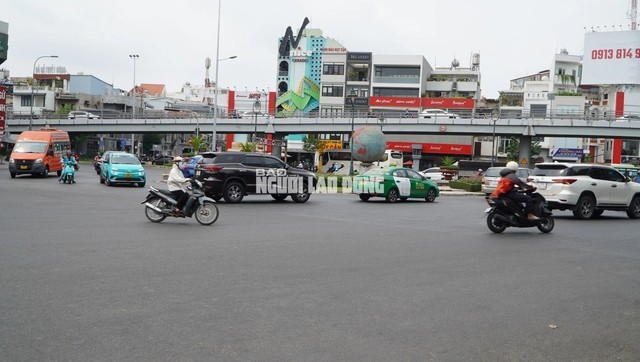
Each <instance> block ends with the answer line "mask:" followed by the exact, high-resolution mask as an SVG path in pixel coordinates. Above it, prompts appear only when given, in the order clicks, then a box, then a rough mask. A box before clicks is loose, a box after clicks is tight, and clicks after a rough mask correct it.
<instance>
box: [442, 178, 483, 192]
mask: <svg viewBox="0 0 640 362" xmlns="http://www.w3.org/2000/svg"><path fill="white" fill-rule="evenodd" d="M466 180H467V179H466V178H465V179H460V180H451V181H449V187H451V188H452V189H461V190H465V191H469V192H480V190H482V184H481V183H470V182H467V181H466Z"/></svg>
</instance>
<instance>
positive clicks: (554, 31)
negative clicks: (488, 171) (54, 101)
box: [0, 0, 631, 98]
mask: <svg viewBox="0 0 640 362" xmlns="http://www.w3.org/2000/svg"><path fill="white" fill-rule="evenodd" d="M220 1H221V2H222V4H221V21H220V55H219V57H220V59H223V58H227V57H229V56H232V55H236V56H237V57H238V58H237V59H233V60H223V61H221V62H220V72H219V76H218V77H219V83H220V86H221V87H228V88H231V89H233V88H236V89H238V90H244V89H245V87H246V88H247V89H248V90H255V89H256V88H259V89H265V90H266V89H270V90H274V89H275V84H276V64H277V46H278V39H279V38H280V37H282V36H283V34H284V31H285V29H286V28H287V26H291V27H292V29H293V31H294V32H297V29H298V28H299V27H300V25H301V24H302V21H303V19H304V18H305V17H308V18H309V20H311V23H310V24H309V25H308V26H307V28H317V29H321V30H322V31H323V34H324V36H326V37H330V38H333V39H336V40H338V41H339V42H340V43H342V45H344V46H345V47H346V48H347V49H348V50H349V51H362V52H373V53H374V54H397V55H423V56H424V57H425V58H426V59H427V61H428V62H429V63H430V64H431V65H432V66H434V67H435V66H438V67H442V66H448V65H449V64H450V63H451V60H452V59H453V58H454V57H456V58H457V59H458V60H459V61H460V66H462V67H468V66H469V62H470V57H471V54H472V53H474V52H477V53H480V59H481V60H480V62H481V64H480V71H481V74H482V95H483V96H485V97H487V98H497V96H498V91H500V90H505V89H508V87H509V80H510V79H513V78H517V77H520V76H524V75H528V74H532V73H537V72H538V71H541V70H544V69H548V68H549V66H550V64H551V61H552V59H553V55H554V54H555V53H557V52H559V51H560V49H562V48H566V49H567V50H568V51H569V53H570V54H578V55H581V54H582V49H583V43H584V32H585V31H584V28H585V27H586V28H587V29H591V27H594V28H596V27H598V26H599V27H600V30H601V31H604V30H605V28H604V27H605V26H606V27H607V30H611V29H612V28H613V27H614V26H615V28H616V30H619V29H620V26H621V25H622V29H624V30H628V29H629V24H630V20H629V18H628V13H629V8H630V2H631V0H529V1H524V0H458V1H451V0H448V1H447V0H440V1H435V0H397V1H383V0H368V1H367V0H324V1H294V0H271V1H254V0H245V1H240V0H220ZM217 20H218V1H216V0H183V1H168V0H127V1H124V0H110V1H95V0H82V1H78V0H7V1H2V3H1V5H0V21H4V22H7V23H9V54H8V60H7V61H6V62H5V63H4V64H2V65H1V66H0V67H2V68H6V69H8V70H10V72H11V76H13V77H18V76H30V75H31V73H32V71H33V62H34V61H35V60H36V58H38V57H39V56H41V55H51V54H52V55H58V56H59V58H58V59H41V60H40V61H39V62H38V64H40V65H43V64H44V65H61V66H64V67H66V69H67V72H69V73H70V74H77V73H80V72H82V73H84V74H91V75H94V76H96V77H97V78H99V79H101V80H103V81H105V82H107V83H111V84H113V86H114V87H116V88H122V89H130V88H131V87H132V85H133V77H134V74H133V73H134V71H133V61H132V60H131V59H130V57H129V55H130V54H138V55H140V58H139V59H138V60H137V62H136V71H135V80H136V83H137V84H140V83H162V84H165V85H166V87H167V91H168V92H178V91H180V89H181V87H182V85H183V84H184V83H185V82H190V83H191V84H193V85H203V84H204V78H205V67H204V64H205V59H206V58H207V57H210V58H211V59H212V66H211V69H210V79H211V80H212V81H213V80H214V78H215V58H216V42H217Z"/></svg>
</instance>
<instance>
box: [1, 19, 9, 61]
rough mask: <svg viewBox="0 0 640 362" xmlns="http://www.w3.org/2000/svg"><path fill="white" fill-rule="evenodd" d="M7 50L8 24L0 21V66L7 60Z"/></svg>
mask: <svg viewBox="0 0 640 362" xmlns="http://www.w3.org/2000/svg"><path fill="white" fill-rule="evenodd" d="M8 49H9V24H7V23H5V22H3V21H0V64H2V63H4V61H5V60H7V50H8Z"/></svg>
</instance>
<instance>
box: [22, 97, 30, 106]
mask: <svg viewBox="0 0 640 362" xmlns="http://www.w3.org/2000/svg"><path fill="white" fill-rule="evenodd" d="M31 100H32V98H31V96H21V97H20V106H22V107H31Z"/></svg>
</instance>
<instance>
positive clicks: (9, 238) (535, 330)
mask: <svg viewBox="0 0 640 362" xmlns="http://www.w3.org/2000/svg"><path fill="white" fill-rule="evenodd" d="M0 167H4V168H0V206H1V207H0V360H2V361H45V360H46V361H133V360H135V361H430V360H435V361H480V360H484V361H515V360H530V361H569V360H576V361H614V360H615V361H620V360H622V361H637V360H640V242H639V241H638V239H640V238H639V237H638V235H639V231H640V228H639V225H640V224H639V222H638V221H637V220H630V219H628V218H627V217H626V214H625V213H622V212H605V213H604V215H603V217H602V218H600V219H597V220H591V221H578V220H574V219H573V218H572V217H571V214H570V213H568V212H557V213H556V216H557V218H556V227H555V230H554V231H553V232H552V233H551V234H542V233H540V232H539V231H538V230H537V229H508V230H507V231H506V232H505V233H503V234H499V235H498V234H493V233H491V232H490V231H489V230H488V229H487V227H486V225H485V218H484V213H483V211H484V209H485V208H486V204H485V202H484V199H483V198H482V197H480V196H460V197H454V196H443V197H440V198H438V199H437V200H436V202H435V203H433V204H429V203H425V202H424V201H408V202H404V203H397V204H386V203H385V202H384V201H383V200H382V199H380V200H373V201H369V202H366V203H365V202H361V201H359V200H358V198H357V197H356V196H354V195H341V194H338V195H313V196H312V197H311V199H310V201H309V202H308V203H306V204H294V203H293V202H291V201H287V202H284V203H276V202H273V201H272V200H271V198H270V197H268V196H248V197H247V198H245V201H243V202H242V203H241V204H238V205H226V204H224V203H220V204H219V207H220V212H221V214H220V218H219V219H218V221H217V222H216V223H215V224H214V225H212V226H208V227H207V226H201V225H199V224H198V223H197V222H196V221H195V220H194V219H167V220H165V221H164V222H162V223H160V224H153V223H151V222H149V221H148V220H147V219H146V218H145V216H144V212H143V206H142V205H140V202H142V201H143V199H144V197H145V195H146V188H137V187H131V186H124V187H120V186H115V187H107V186H105V185H102V184H100V183H99V182H98V177H97V176H96V175H95V173H93V172H92V169H91V166H90V165H88V164H83V165H82V166H81V170H80V171H79V175H78V178H77V180H78V183H77V184H74V185H62V184H58V183H57V181H56V179H57V178H56V177H55V175H52V176H50V177H49V178H48V179H41V178H32V177H28V176H26V177H25V176H22V177H18V178H16V179H10V178H9V173H8V171H7V170H6V166H0ZM149 172H150V182H149V184H156V183H154V182H153V180H158V179H160V176H161V174H162V170H161V169H157V168H149ZM157 185H160V186H162V184H160V183H158V184H157Z"/></svg>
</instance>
